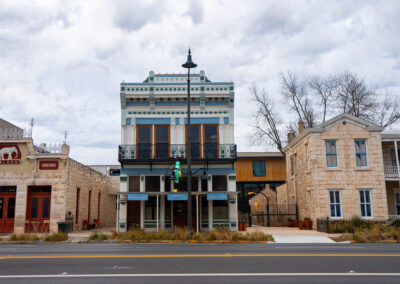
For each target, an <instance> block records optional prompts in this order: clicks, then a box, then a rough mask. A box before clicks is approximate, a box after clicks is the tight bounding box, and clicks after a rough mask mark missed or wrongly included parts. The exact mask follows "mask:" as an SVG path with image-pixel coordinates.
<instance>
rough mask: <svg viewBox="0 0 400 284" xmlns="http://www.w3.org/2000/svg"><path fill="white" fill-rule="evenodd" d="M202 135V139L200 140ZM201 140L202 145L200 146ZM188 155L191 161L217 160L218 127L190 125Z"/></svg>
mask: <svg viewBox="0 0 400 284" xmlns="http://www.w3.org/2000/svg"><path fill="white" fill-rule="evenodd" d="M186 131H187V129H186ZM202 133H203V138H202V139H201V137H202ZM202 140H203V143H204V144H203V145H202V144H201V143H202ZM186 144H187V141H186ZM190 153H191V158H192V159H200V158H203V159H204V158H205V159H216V158H218V125H191V126H190Z"/></svg>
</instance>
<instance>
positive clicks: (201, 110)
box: [117, 71, 237, 232]
mask: <svg viewBox="0 0 400 284" xmlns="http://www.w3.org/2000/svg"><path fill="white" fill-rule="evenodd" d="M190 80H191V86H190V88H191V89H190V92H191V102H190V105H191V128H190V132H191V153H188V151H187V141H186V137H187V131H188V128H187V103H188V101H187V75H185V74H154V72H152V71H151V72H150V73H149V76H148V77H147V78H146V79H145V80H144V81H143V82H142V83H125V82H123V83H121V86H120V98H121V145H120V146H119V162H120V163H121V171H120V193H119V203H118V220H119V224H118V226H117V230H118V231H121V232H122V231H126V230H128V229H132V228H142V229H145V230H147V231H149V230H172V229H173V228H175V227H185V226H187V219H188V217H187V202H188V201H187V200H188V194H187V176H186V174H187V165H186V158H187V156H188V155H189V154H190V155H191V160H192V166H191V169H192V170H191V172H192V180H191V184H192V186H191V187H192V188H191V190H192V208H193V210H192V212H193V213H192V225H193V229H194V231H207V230H210V231H211V230H214V229H215V228H229V229H231V230H237V196H236V176H235V159H236V145H235V144H234V127H233V126H234V84H233V83H232V82H211V81H210V80H209V79H208V78H207V77H206V76H205V73H204V71H201V72H200V73H199V74H192V75H191V77H190ZM176 161H180V163H181V172H182V177H181V179H180V183H179V187H178V188H176V189H177V191H178V192H174V187H175V186H174V181H173V179H171V174H172V171H173V168H174V166H175V163H176Z"/></svg>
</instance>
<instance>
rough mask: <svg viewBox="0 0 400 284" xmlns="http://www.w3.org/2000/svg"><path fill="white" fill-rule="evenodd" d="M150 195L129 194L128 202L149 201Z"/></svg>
mask: <svg viewBox="0 0 400 284" xmlns="http://www.w3.org/2000/svg"><path fill="white" fill-rule="evenodd" d="M147 200H149V195H148V194H147V193H128V201H147Z"/></svg>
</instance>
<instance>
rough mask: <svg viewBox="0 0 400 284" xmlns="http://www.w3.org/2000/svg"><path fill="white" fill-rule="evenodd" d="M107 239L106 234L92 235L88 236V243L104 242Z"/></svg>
mask: <svg viewBox="0 0 400 284" xmlns="http://www.w3.org/2000/svg"><path fill="white" fill-rule="evenodd" d="M107 239H108V235H106V234H100V233H94V234H91V235H90V236H89V240H90V241H105V240H107Z"/></svg>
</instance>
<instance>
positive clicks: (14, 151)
mask: <svg viewBox="0 0 400 284" xmlns="http://www.w3.org/2000/svg"><path fill="white" fill-rule="evenodd" d="M20 162H21V151H20V150H19V147H18V145H17V143H0V164H5V165H13V164H19V163H20Z"/></svg>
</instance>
